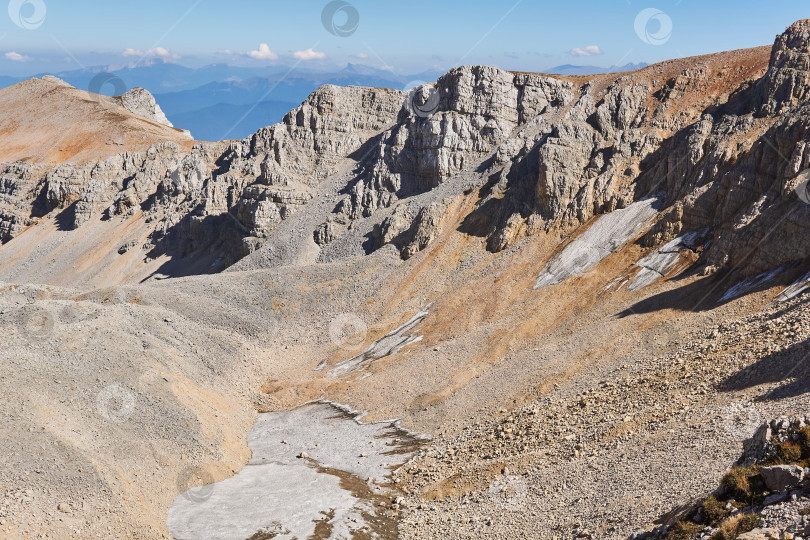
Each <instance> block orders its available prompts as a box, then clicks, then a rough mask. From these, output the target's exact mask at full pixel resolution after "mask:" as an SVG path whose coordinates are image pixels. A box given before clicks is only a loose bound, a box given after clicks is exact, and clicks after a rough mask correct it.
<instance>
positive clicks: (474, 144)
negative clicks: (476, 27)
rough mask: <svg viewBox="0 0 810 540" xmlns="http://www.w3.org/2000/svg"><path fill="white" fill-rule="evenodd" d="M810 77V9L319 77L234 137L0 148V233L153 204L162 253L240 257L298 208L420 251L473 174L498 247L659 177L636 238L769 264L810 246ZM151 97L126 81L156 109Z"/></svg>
mask: <svg viewBox="0 0 810 540" xmlns="http://www.w3.org/2000/svg"><path fill="white" fill-rule="evenodd" d="M133 92H135V91H133ZM808 95H810V23H809V22H808V21H800V22H797V23H796V24H794V25H792V26H791V27H790V28H788V29H787V30H786V32H785V33H784V34H782V35H780V36H778V37H777V39H776V42H775V44H774V46H773V48H772V50H771V54H770V59H769V60H768V56H767V54H766V52H765V51H764V50H759V49H754V50H750V51H735V52H731V53H720V54H718V55H710V56H706V57H699V58H695V59H686V60H682V61H670V62H665V63H662V64H659V65H656V66H650V67H648V68H645V69H643V70H640V71H637V72H629V73H624V74H618V75H600V76H594V77H593V78H591V80H587V79H585V78H571V79H567V78H559V77H550V76H543V75H539V74H526V73H510V72H506V71H502V70H499V69H496V68H492V67H483V66H472V67H470V66H466V67H459V68H455V69H453V70H451V71H450V72H448V73H447V74H445V75H443V76H442V77H440V78H439V80H438V81H437V82H436V83H435V84H428V85H425V86H422V87H420V88H417V89H415V90H413V91H411V92H399V91H394V90H384V89H373V88H356V87H349V88H340V87H335V86H329V85H328V86H324V87H323V88H321V89H319V90H317V91H316V92H314V93H313V94H312V95H311V96H310V97H309V98H308V99H307V100H306V101H305V102H304V103H303V104H302V105H301V106H300V107H298V108H296V109H295V110H293V111H291V112H290V113H288V114H287V115H286V116H285V117H284V119H283V121H282V122H281V123H280V124H277V125H274V126H270V127H267V128H264V129H262V130H260V131H258V132H257V133H256V134H254V135H253V136H251V137H249V138H247V139H244V140H240V141H233V142H223V143H211V144H198V145H196V146H195V147H194V148H193V149H192V150H191V151H190V152H188V151H184V150H182V149H181V148H180V146H179V145H177V144H176V143H161V144H158V145H155V146H153V147H152V148H150V149H149V150H148V151H147V152H140V153H133V152H129V153H123V154H120V155H117V156H114V157H112V158H108V159H106V160H103V161H100V162H96V163H88V164H84V165H71V164H62V165H59V166H57V167H55V168H52V169H50V170H47V169H46V170H42V168H41V167H39V168H38V167H36V166H30V165H26V164H10V165H6V166H5V167H4V169H3V171H2V173H0V196H2V197H3V199H2V200H3V201H4V203H5V204H4V206H3V209H2V210H0V235H2V236H0V238H2V239H3V241H7V240H8V239H10V238H12V237H13V236H15V235H16V234H19V232H20V231H21V230H22V229H23V228H24V227H26V226H28V225H30V224H32V223H35V222H36V219H37V217H38V216H39V215H43V214H44V213H47V212H64V215H63V220H62V221H63V223H65V224H66V225H67V226H68V227H72V228H76V227H80V226H82V225H83V224H84V223H86V222H87V221H89V220H91V219H94V218H102V219H114V218H116V217H117V216H128V215H130V216H131V215H134V213H137V212H139V211H143V212H144V214H145V215H146V219H147V220H148V221H149V222H150V223H151V224H152V228H153V231H154V232H153V235H152V242H153V246H154V248H155V249H156V250H157V252H160V251H161V250H175V251H177V252H179V253H190V252H193V251H194V250H196V249H199V248H201V247H203V246H205V245H211V244H214V243H219V244H220V245H224V246H226V248H225V251H226V252H227V255H228V258H229V261H231V262H233V261H236V260H238V259H239V258H241V257H243V256H245V255H247V254H249V253H251V252H253V251H255V250H257V249H260V247H261V246H262V245H263V244H265V243H266V242H267V241H268V240H269V239H270V238H271V237H272V236H273V235H274V232H275V230H276V229H277V228H278V227H279V226H280V225H281V224H282V223H283V222H285V221H286V220H288V219H290V218H291V217H293V216H295V215H299V214H301V213H302V212H304V213H305V214H306V215H310V218H309V219H308V220H303V221H301V223H306V225H303V226H305V227H309V229H308V231H305V232H306V234H307V235H308V236H309V238H311V239H312V240H314V242H315V244H316V245H318V246H320V247H321V249H322V250H326V251H328V252H330V253H332V255H330V256H331V257H336V256H337V257H339V256H342V255H340V254H341V253H344V252H345V253H346V254H351V253H357V251H358V250H361V247H360V244H361V240H359V239H356V238H355V236H354V235H355V233H353V232H352V231H354V230H356V229H362V230H366V231H371V232H369V233H368V237H369V238H370V240H371V241H370V242H365V241H363V242H362V243H363V247H362V250H365V251H366V252H368V251H369V250H374V249H379V248H381V247H383V246H385V245H386V244H392V245H394V246H396V248H397V249H399V250H400V253H401V255H402V256H403V258H409V257H412V256H414V255H415V254H417V253H418V252H419V251H420V250H423V249H424V248H425V247H427V246H428V245H429V244H431V243H432V242H433V241H435V238H437V237H438V231H439V230H440V228H441V225H440V224H441V222H442V218H443V214H444V212H445V211H446V209H447V208H448V207H449V206H450V202H451V201H452V200H453V199H454V198H457V197H459V196H461V195H462V193H466V194H469V193H471V192H473V190H477V193H478V194H479V200H478V202H477V204H476V205H475V208H474V209H473V210H472V212H471V213H470V214H469V215H467V216H465V217H464V224H463V227H462V228H463V230H464V231H465V232H467V233H468V234H473V235H477V236H482V237H485V238H486V245H487V248H488V249H489V250H491V251H493V252H498V251H502V250H505V249H508V248H510V247H512V246H514V245H515V244H516V243H517V242H519V241H520V239H521V238H524V237H526V236H530V235H532V234H535V233H537V232H539V231H542V230H546V231H551V230H556V231H559V232H561V233H566V232H571V231H573V230H575V229H576V228H578V227H580V226H582V225H583V224H585V223H586V222H588V221H589V220H590V219H591V218H592V217H594V216H596V215H599V214H604V213H608V212H611V211H613V210H617V209H621V208H625V207H627V206H629V205H630V204H632V203H633V202H635V201H639V200H641V199H643V198H645V197H649V196H652V195H655V196H657V197H659V198H660V199H661V200H662V202H663V205H664V206H663V211H662V212H661V214H660V215H659V216H658V218H657V219H656V220H655V224H654V226H653V227H652V229H651V230H650V231H649V232H648V233H647V234H646V236H645V237H644V238H643V240H642V242H643V243H644V245H645V246H647V247H653V246H660V245H663V244H665V243H667V242H669V241H671V240H673V239H674V238H675V237H677V236H679V235H682V234H684V233H689V232H694V231H698V230H700V231H703V230H708V233H707V235H706V238H707V242H706V245H707V249H706V250H705V251H704V253H703V258H702V259H701V264H703V265H705V266H707V267H711V268H721V267H724V266H735V267H742V268H745V271H746V272H748V273H750V272H758V271H762V270H764V269H767V268H772V267H773V266H776V265H780V264H785V263H788V262H793V261H798V260H800V259H803V258H805V257H810V248H809V247H808V246H810V242H808V241H807V240H808V234H810V231H808V230H807V228H806V227H805V226H804V223H807V222H808V220H807V218H808V217H810V216H808V212H810V207H808V206H807V205H804V204H802V203H801V202H799V201H798V198H797V197H796V195H795V193H794V190H795V188H796V187H797V186H798V185H799V184H800V178H801V175H800V173H801V172H802V171H804V170H805V169H807V168H810V150H807V148H808V135H807V133H806V132H807V126H808V125H810V105H808V100H807V97H808ZM142 98H143V96H140V94H139V93H137V92H135V93H133V94H132V95H131V96H130V97H129V98H127V99H129V101H131V102H132V103H134V104H135V105H137V106H136V107H135V108H136V109H137V110H141V109H144V107H145V109H144V111H146V109H149V111H151V113H150V114H153V115H157V114H158V113H157V109H155V108H154V107H152V105H153V104H152V101H154V100H152V101H149V100H148V99H146V100H145V99H142ZM125 101H126V100H125ZM135 105H133V106H135ZM155 107H156V105H155ZM149 111H146V112H149ZM155 118H156V120H157V121H159V120H160V119H159V115H158V116H156V117H155ZM315 200H318V201H324V204H318V205H313V204H312V201H315ZM327 202H328V205H329V206H328V207H326V206H325V205H326V204H327ZM316 208H317V210H316ZM29 209H30V210H29ZM313 220H315V221H314V222H313ZM358 234H359V233H358ZM774 235H776V236H774ZM701 237H703V236H701ZM769 238H771V239H773V238H779V239H780V241H779V242H772V241H768V239H769ZM282 240H283V238H279V239H277V241H276V244H278V242H281V241H282ZM352 243H354V244H355V245H356V248H354V250H352V249H348V248H346V247H345V246H346V245H348V244H352ZM332 245H341V246H343V247H342V248H340V249H338V248H332V247H331V246H332ZM330 249H331V250H332V251H329V250H330ZM346 249H348V251H346ZM341 250H344V251H341Z"/></svg>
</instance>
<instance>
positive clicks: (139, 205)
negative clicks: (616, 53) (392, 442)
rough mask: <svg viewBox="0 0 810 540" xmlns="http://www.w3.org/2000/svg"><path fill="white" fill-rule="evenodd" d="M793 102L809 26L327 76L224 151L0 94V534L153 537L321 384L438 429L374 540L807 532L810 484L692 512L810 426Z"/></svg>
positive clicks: (43, 84) (98, 112)
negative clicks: (590, 68)
mask: <svg viewBox="0 0 810 540" xmlns="http://www.w3.org/2000/svg"><path fill="white" fill-rule="evenodd" d="M31 92H37V96H38V97H37V99H36V100H31V99H28V98H25V96H27V95H30V93H31ZM808 96H810V20H805V21H799V22H797V23H795V24H793V25H791V26H790V27H789V28H788V29H787V30H786V31H785V33H784V34H782V35H780V36H778V37H777V38H776V41H775V44H774V45H773V47H759V48H755V49H747V50H738V51H731V52H726V53H718V54H713V55H709V56H702V57H695V58H687V59H681V60H673V61H668V62H663V63H660V64H656V65H653V66H649V67H646V68H644V69H641V70H638V71H634V72H627V73H620V74H609V75H596V76H593V77H580V76H577V77H554V76H547V75H542V74H532V73H512V72H505V71H501V70H498V69H496V68H491V67H485V66H465V67H459V68H455V69H453V70H451V71H450V72H448V73H447V74H445V75H443V76H442V77H440V78H439V80H438V81H436V83H435V84H429V85H425V86H422V87H420V88H417V89H415V90H414V91H412V92H410V93H405V92H398V91H394V90H383V89H375V88H359V87H348V88H341V87H335V86H325V87H323V88H321V89H319V90H318V91H316V92H315V93H313V94H312V95H311V96H310V97H309V98H308V99H307V100H306V101H305V102H304V103H303V104H302V105H301V106H300V107H298V108H297V109H295V110H293V111H291V112H290V113H289V114H288V115H287V116H286V117H285V118H284V120H283V122H282V123H280V124H277V125H274V126H270V127H267V128H265V129H262V130H260V131H259V132H257V133H256V134H254V135H253V136H251V137H249V138H247V139H244V140H238V141H223V142H218V143H200V142H194V141H192V140H191V139H190V136H189V135H188V134H187V133H184V132H182V131H181V130H177V129H175V128H173V127H170V126H169V125H166V122H165V117H163V116H162V113H160V110H159V107H157V106H156V104H155V103H154V99H153V98H151V96H149V95H148V93H147V92H145V91H142V90H134V91H132V92H130V93H129V94H127V95H125V96H122V97H120V98H103V97H100V96H93V95H91V94H88V93H86V92H82V91H79V90H76V89H73V88H70V87H68V86H65V85H64V83H61V82H60V81H58V80H52V79H47V80H31V81H27V82H25V83H21V84H20V85H17V86H15V87H12V88H10V89H7V90H4V91H2V92H0V108H2V109H3V110H4V111H6V113H7V114H5V115H4V120H3V122H5V123H6V125H5V127H3V128H2V131H0V158H2V160H3V161H5V163H3V164H2V166H0V241H2V242H3V244H2V246H0V328H2V332H3V334H2V335H3V336H4V346H3V348H2V350H0V385H2V393H0V400H2V408H0V433H2V437H0V445H2V447H0V452H2V454H3V455H4V456H5V457H6V459H4V460H3V462H2V463H0V537H3V538H14V539H17V538H148V539H151V538H170V536H169V530H168V528H167V517H168V515H169V508H170V507H171V506H172V504H173V502H174V501H175V499H176V498H177V497H178V496H180V495H181V494H183V493H184V492H186V491H187V490H188V489H189V488H190V487H192V486H194V485H200V484H206V485H217V484H215V483H219V482H223V481H226V480H228V479H231V480H232V482H231V483H230V484H228V485H234V483H235V482H237V481H238V480H237V478H239V477H238V475H239V473H240V471H243V469H245V466H246V465H247V464H248V463H249V460H250V459H251V451H250V448H249V446H248V434H249V433H250V432H251V427H252V426H253V424H254V422H255V421H256V420H257V418H259V414H260V413H264V412H274V413H282V412H284V411H290V410H293V409H295V408H296V407H298V406H301V405H303V404H306V403H310V402H313V401H317V400H329V401H332V402H335V403H340V404H344V405H347V406H350V407H351V408H352V409H355V410H362V411H366V412H367V415H366V416H365V417H363V421H367V422H374V421H382V420H389V419H400V424H399V425H400V426H401V427H402V428H404V429H407V430H409V431H410V432H414V433H419V434H424V435H425V436H426V437H428V438H429V442H425V443H424V444H423V445H422V446H421V447H420V448H419V449H418V451H416V450H415V452H416V453H415V455H414V457H413V458H412V459H411V460H410V461H409V462H408V463H406V464H405V465H403V466H402V467H399V468H396V470H392V472H391V475H390V478H388V479H387V482H388V488H387V489H388V491H385V492H384V494H383V495H384V496H383V495H380V496H379V499H375V501H374V502H375V504H378V505H379V506H380V507H381V508H382V510H380V511H379V512H377V514H378V515H379V516H382V517H384V519H386V520H389V521H391V522H393V523H395V524H396V525H395V526H393V527H391V526H390V523H389V522H388V521H386V526H385V527H383V528H379V529H375V531H374V532H376V533H377V537H388V536H390V537H397V536H399V537H402V538H549V539H551V538H558V539H562V538H577V537H578V538H617V539H623V538H631V537H634V535H635V537H636V538H642V537H645V535H646V537H650V538H652V537H659V538H664V537H669V538H699V537H700V536H701V535H704V536H705V537H707V538H710V537H717V536H716V535H717V534H721V533H722V534H726V533H728V534H727V535H726V536H724V537H723V538H726V537H736V536H734V535H738V534H742V533H743V531H742V528H743V525H745V524H747V523H748V522H747V521H746V522H744V523H742V521H743V520H742V519H741V518H738V517H737V516H736V514H735V513H734V512H742V513H744V514H746V515H748V514H756V515H759V516H760V518H759V519H760V523H757V525H759V524H761V525H763V527H762V529H770V532H762V533H759V532H754V533H751V532H747V534H748V535H749V538H755V537H757V536H756V535H757V534H761V535H765V536H762V537H763V538H767V537H769V536H768V535H770V537H773V535H774V534H776V536H775V537H776V538H784V539H788V538H800V537H803V536H802V535H807V533H806V532H804V530H803V529H801V527H804V525H803V523H804V522H802V518H803V517H806V514H802V511H801V509H802V508H804V506H802V505H805V504H806V500H805V499H806V498H807V497H806V495H805V494H804V493H803V492H802V489H805V486H806V483H805V484H801V482H803V480H800V481H799V484H797V485H795V486H790V487H791V489H793V491H792V492H791V493H789V495H790V496H791V498H790V499H789V500H788V499H783V500H780V501H779V502H778V503H774V504H769V505H764V501H765V500H766V499H765V497H767V496H766V495H765V494H764V491H763V490H759V491H757V492H756V496H757V497H759V496H760V495H761V496H762V498H761V499H756V500H754V499H753V498H752V499H751V500H750V501H747V503H746V501H738V500H737V499H740V498H741V497H739V496H738V497H737V499H732V498H730V497H731V496H732V495H733V493H732V492H731V491H727V492H718V495H717V496H718V497H726V499H723V504H727V505H731V507H733V508H737V507H735V506H734V504H735V503H738V502H739V503H741V504H742V503H746V504H748V506H747V507H742V506H741V507H740V508H737V509H736V511H733V510H732V509H731V508H728V509H727V513H726V514H722V516H720V517H718V519H721V518H722V521H718V522H717V523H714V522H713V521H711V520H710V519H709V518H707V517H706V515H705V514H706V513H708V512H709V510H708V508H709V506H706V505H705V501H706V500H707V497H709V496H710V495H711V494H712V492H713V491H715V490H716V489H717V488H718V485H721V484H724V483H727V481H726V480H725V479H724V478H725V475H727V473H729V471H731V472H732V473H734V471H736V470H737V469H734V468H733V467H735V465H736V466H740V465H739V462H738V460H740V459H742V458H741V456H743V453H744V447H743V443H744V441H747V440H751V437H754V436H755V434H756V433H758V430H760V429H761V428H762V426H764V424H765V423H766V422H769V421H770V420H771V419H777V418H781V417H794V418H797V417H806V416H807V413H808V399H807V395H808V394H807V392H808V390H810V388H808V384H810V383H808V369H810V368H808V363H807V356H808V350H807V340H808V337H809V336H810V312H809V311H808V310H807V309H806V307H805V305H806V298H805V297H804V296H802V294H801V293H802V291H803V290H804V288H806V287H807V286H808V285H809V283H808V282H807V280H808V279H809V278H808V275H809V274H808V271H810V266H808V260H809V259H808V258H809V257H810V225H808V224H810V197H808V194H807V192H806V189H805V188H806V182H807V181H808V180H810V172H808V171H810V151H808V148H810V134H808V128H809V127H810V101H808ZM21 107H27V108H21ZM16 111H22V112H21V113H20V115H21V117H24V119H25V122H24V123H21V122H20V121H19V120H18V119H15V115H16V114H17V112H16ZM54 111H59V114H58V115H55V114H54ZM77 118H82V119H83V121H82V122H77ZM54 132H59V133H60V134H64V137H65V140H66V141H68V139H69V140H70V141H73V142H70V143H69V144H68V142H65V143H64V144H62V143H61V142H60V143H57V144H55V143H54V141H53V140H52V139H49V138H48V137H49V134H51V133H54ZM108 139H111V140H114V141H117V142H114V143H113V144H107V142H108ZM21 141H22V142H21ZM74 143H75V144H74ZM15 145H16V146H15ZM68 146H70V149H69V150H66V148H68ZM262 418H266V417H262ZM797 425H798V424H797ZM797 429H798V428H797ZM794 431H795V430H794ZM777 432H778V430H777ZM789 436H790V437H799V436H800V435H799V431H795V432H793V431H792V432H790V433H789ZM289 439H290V441H295V440H296V439H293V438H292V437H290V438H289ZM782 442H784V441H782ZM788 442H790V441H788ZM276 443H278V444H280V443H279V441H276ZM302 444H303V443H302ZM780 444H781V443H780ZM796 444H798V443H796ZM749 445H750V443H749ZM779 448H781V446H780V447H779ZM285 451H286V450H285ZM311 451H312V449H311V448H309V449H307V448H301V449H293V448H290V449H289V451H287V452H288V453H289V454H290V455H286V457H285V459H287V460H288V461H289V460H295V459H304V458H305V457H308V456H304V457H302V456H301V453H302V452H303V453H309V452H311ZM313 455H316V457H317V453H313ZM291 456H297V457H291ZM773 456H776V457H775V458H774V459H777V458H778V459H783V461H785V462H786V463H789V464H790V465H791V466H796V467H807V466H808V465H810V464H808V463H803V464H801V465H796V463H801V460H806V459H808V456H804V455H803V454H802V455H797V456H794V457H796V459H790V460H788V459H787V458H785V457H784V456H782V454H779V453H778V452H777V453H776V454H774V455H773ZM773 456H771V457H772V458H773ZM357 457H358V458H360V457H361V456H357ZM762 459H763V460H764V459H765V458H762ZM769 459H770V458H769ZM757 463H758V465H756V466H758V467H762V468H763V469H762V472H760V469H757V471H755V472H752V473H751V478H760V477H764V475H767V474H768V472H767V471H768V469H767V467H770V466H777V465H774V463H771V462H766V461H761V463H760V462H757ZM786 466H787V465H786ZM802 470H803V469H802ZM251 472H253V470H251ZM344 472H345V471H344ZM735 474H736V473H735ZM802 474H804V473H802ZM758 475H760V476H758ZM303 476H305V475H303ZM341 478H342V480H343V482H344V484H346V485H348V484H351V482H350V481H349V479H347V478H344V477H341ZM357 478H360V477H359V476H358V475H357V474H355V475H354V476H353V477H352V479H351V480H352V481H353V482H354V484H351V485H352V486H353V487H352V489H351V490H352V493H354V494H355V496H356V497H361V495H357V493H360V492H361V491H363V489H365V488H363V489H360V487H358V484H357ZM360 480H361V482H360V483H366V482H367V483H368V485H369V486H373V485H376V482H375V481H372V480H369V479H366V478H360ZM752 481H753V480H752ZM757 481H759V480H757ZM223 485H225V484H223ZM287 488H289V486H287ZM794 488H796V489H794ZM214 489H215V488H214ZM770 491H774V490H773V489H771V490H770ZM776 492H777V493H778V490H776ZM723 493H725V495H724V494H723ZM793 495H795V497H793ZM751 496H752V497H753V496H754V495H751ZM794 499H795V500H794ZM206 500H207V499H206ZM214 500H216V499H214ZM772 501H773V500H772ZM803 501H804V502H803ZM191 502H192V503H193V502H194V501H193V499H192V501H191ZM203 502H205V501H203ZM696 505H697V506H696ZM700 505H703V506H700ZM763 505H764V506H763ZM777 505H783V506H780V507H778V508H777V507H776V506H777ZM791 505H792V506H791ZM698 507H700V508H704V510H701V512H703V513H702V514H701V515H700V516H699V517H698V515H697V514H696V513H695V512H696V510H695V509H696V508H698ZM184 508H185V507H184ZM711 508H714V507H711ZM746 508H747V510H746ZM186 510H188V509H187V508H185V510H184V512H185V511H186ZM325 510H328V509H325ZM326 514H327V515H326V517H325V519H324V521H323V525H322V526H321V525H319V526H317V527H316V528H315V530H316V532H315V533H314V534H315V536H313V537H314V538H328V537H330V535H335V534H338V533H337V532H335V531H338V530H344V531H345V530H346V529H345V527H343V526H344V525H345V515H344V518H342V519H344V522H341V523H342V525H341V526H342V527H343V528H342V529H338V528H334V527H333V526H334V525H335V524H334V523H332V522H331V521H330V519H333V518H334V516H333V518H330V517H329V516H330V514H329V512H328V511H327V512H326ZM184 515H193V512H187V513H185V514H184ZM718 515H719V514H718ZM694 519H699V520H700V522H695V521H690V520H694ZM731 519H735V520H737V521H735V524H734V527H737V525H739V530H737V529H735V530H733V531H732V530H731V527H732V526H731V525H730V524H729V523H726V521H729V520H731ZM738 522H740V523H742V524H739V523H738ZM805 522H806V520H805ZM752 524H753V522H752ZM805 524H806V523H805ZM268 526H269V525H268ZM329 527H333V528H332V529H330V528H329ZM690 527H691V528H690ZM723 527H725V528H723ZM748 528H754V527H748ZM304 529H306V527H304ZM687 529H688V531H687V532H685V533H683V534H684V536H678V535H679V534H681V533H682V532H683V530H687ZM774 530H776V532H775V533H774V532H773V531H774ZM330 531H331V532H330ZM724 531H725V532H724ZM729 531H730V532H729ZM256 532H257V535H254V536H253V537H251V538H265V537H278V538H282V537H285V536H284V534H285V533H283V532H282V531H280V530H271V529H267V530H264V531H256ZM353 534H354V535H355V536H356V537H372V536H373V535H372V534H371V533H370V532H369V531H364V530H361V529H357V530H355V533H353ZM261 535H264V536H261ZM273 535H275V536H273ZM211 537H212V538H213V537H214V536H211ZM217 537H219V536H217ZM740 538H743V536H740Z"/></svg>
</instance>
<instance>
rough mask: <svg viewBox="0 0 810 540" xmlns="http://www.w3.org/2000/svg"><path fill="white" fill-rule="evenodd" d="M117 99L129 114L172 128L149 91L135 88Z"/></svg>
mask: <svg viewBox="0 0 810 540" xmlns="http://www.w3.org/2000/svg"><path fill="white" fill-rule="evenodd" d="M119 99H120V100H121V104H122V105H123V106H124V108H125V109H126V110H128V111H129V112H131V113H133V114H138V115H141V116H144V117H146V118H148V119H150V120H154V121H155V122H157V123H158V124H163V125H164V126H168V127H174V126H173V125H172V123H171V122H169V119H168V118H166V115H165V114H163V110H162V109H161V108H160V105H158V104H157V102H156V101H155V96H153V95H152V94H151V93H150V92H149V90H146V89H144V88H140V87H136V88H133V89H132V90H130V91H129V92H127V93H126V94H122V95H121V96H119Z"/></svg>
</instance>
